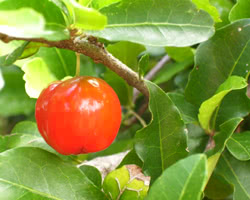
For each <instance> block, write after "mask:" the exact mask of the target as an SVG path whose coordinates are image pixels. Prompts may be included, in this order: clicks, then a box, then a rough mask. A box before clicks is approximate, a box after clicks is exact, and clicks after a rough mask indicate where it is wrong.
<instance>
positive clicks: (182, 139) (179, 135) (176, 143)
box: [135, 81, 187, 182]
mask: <svg viewBox="0 0 250 200" xmlns="http://www.w3.org/2000/svg"><path fill="white" fill-rule="evenodd" d="M146 84H147V87H148V89H149V93H150V98H149V108H150V111H151V113H152V120H151V123H150V124H149V125H148V126H147V127H145V128H143V129H141V130H139V131H138V132H137V133H136V139H137V140H136V143H135V150H136V152H137V154H138V156H139V157H140V159H141V160H142V161H143V162H144V165H143V171H144V172H145V174H146V175H148V176H151V181H152V182H154V180H155V179H156V178H157V177H158V176H160V175H161V173H162V172H163V171H164V170H165V169H166V168H167V167H169V166H170V165H172V164H174V163H175V162H176V161H178V160H179V159H181V158H184V157H185V156H186V155H187V151H186V148H187V136H186V133H185V126H184V122H183V121H182V119H181V116H180V113H179V111H178V109H177V108H176V107H175V105H174V104H173V102H172V101H171V99H170V98H169V96H168V95H167V94H166V93H165V92H164V91H163V90H161V89H160V88H159V87H158V86H157V85H155V84H153V83H151V82H149V81H147V82H146Z"/></svg>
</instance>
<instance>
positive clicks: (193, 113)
mask: <svg viewBox="0 0 250 200" xmlns="http://www.w3.org/2000/svg"><path fill="white" fill-rule="evenodd" d="M168 96H169V97H170V99H171V100H172V102H173V103H174V104H175V106H176V107H177V108H178V110H179V111H180V114H181V117H182V119H183V121H184V123H185V124H190V123H196V122H197V121H198V119H197V115H198V110H197V108H196V107H195V106H194V105H192V104H191V103H189V102H187V101H186V99H185V96H184V95H183V94H179V93H174V92H170V93H168Z"/></svg>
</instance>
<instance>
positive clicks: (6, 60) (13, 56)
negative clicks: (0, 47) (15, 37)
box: [0, 42, 29, 67]
mask: <svg viewBox="0 0 250 200" xmlns="http://www.w3.org/2000/svg"><path fill="white" fill-rule="evenodd" d="M28 44H29V42H23V43H22V45H21V46H19V47H18V48H16V49H15V50H14V51H13V52H12V53H10V54H7V55H5V56H1V57H0V67H4V66H10V65H12V64H13V63H14V62H15V61H16V60H17V59H18V58H19V57H20V56H21V55H22V53H23V52H24V50H25V47H26V46H27V45H28Z"/></svg>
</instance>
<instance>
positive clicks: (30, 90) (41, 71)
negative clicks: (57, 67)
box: [22, 58, 57, 98]
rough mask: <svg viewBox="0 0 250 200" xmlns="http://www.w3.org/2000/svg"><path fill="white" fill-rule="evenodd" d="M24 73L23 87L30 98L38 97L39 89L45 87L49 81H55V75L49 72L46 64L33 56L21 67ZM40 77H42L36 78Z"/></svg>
mask: <svg viewBox="0 0 250 200" xmlns="http://www.w3.org/2000/svg"><path fill="white" fill-rule="evenodd" d="M22 70H23V71H24V73H25V75H24V77H23V79H24V80H25V82H26V83H25V89H26V92H27V94H28V95H29V96H30V97H32V98H38V97H39V95H40V93H41V91H42V90H43V89H44V88H46V87H47V86H48V85H49V83H51V82H53V81H56V80H57V79H56V77H55V76H54V75H53V74H51V72H50V71H49V69H48V66H47V65H46V63H45V62H44V61H43V60H42V59H41V58H34V59H32V60H30V61H28V62H27V63H25V64H24V66H23V67H22ZM37 77H41V78H42V79H38V78H37Z"/></svg>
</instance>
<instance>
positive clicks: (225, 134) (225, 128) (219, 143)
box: [206, 118, 243, 157]
mask: <svg viewBox="0 0 250 200" xmlns="http://www.w3.org/2000/svg"><path fill="white" fill-rule="evenodd" d="M242 120H243V119H242V118H233V119H230V120H228V121H227V122H225V123H223V124H221V125H220V132H218V133H217V134H215V136H214V141H215V147H214V148H213V149H211V150H209V151H207V152H206V154H207V155H208V157H210V156H212V155H215V154H216V153H222V152H223V151H224V149H225V147H226V144H227V142H228V140H229V139H230V137H231V136H232V135H233V133H234V131H235V129H236V128H237V126H238V125H239V124H240V122H241V121H242Z"/></svg>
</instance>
